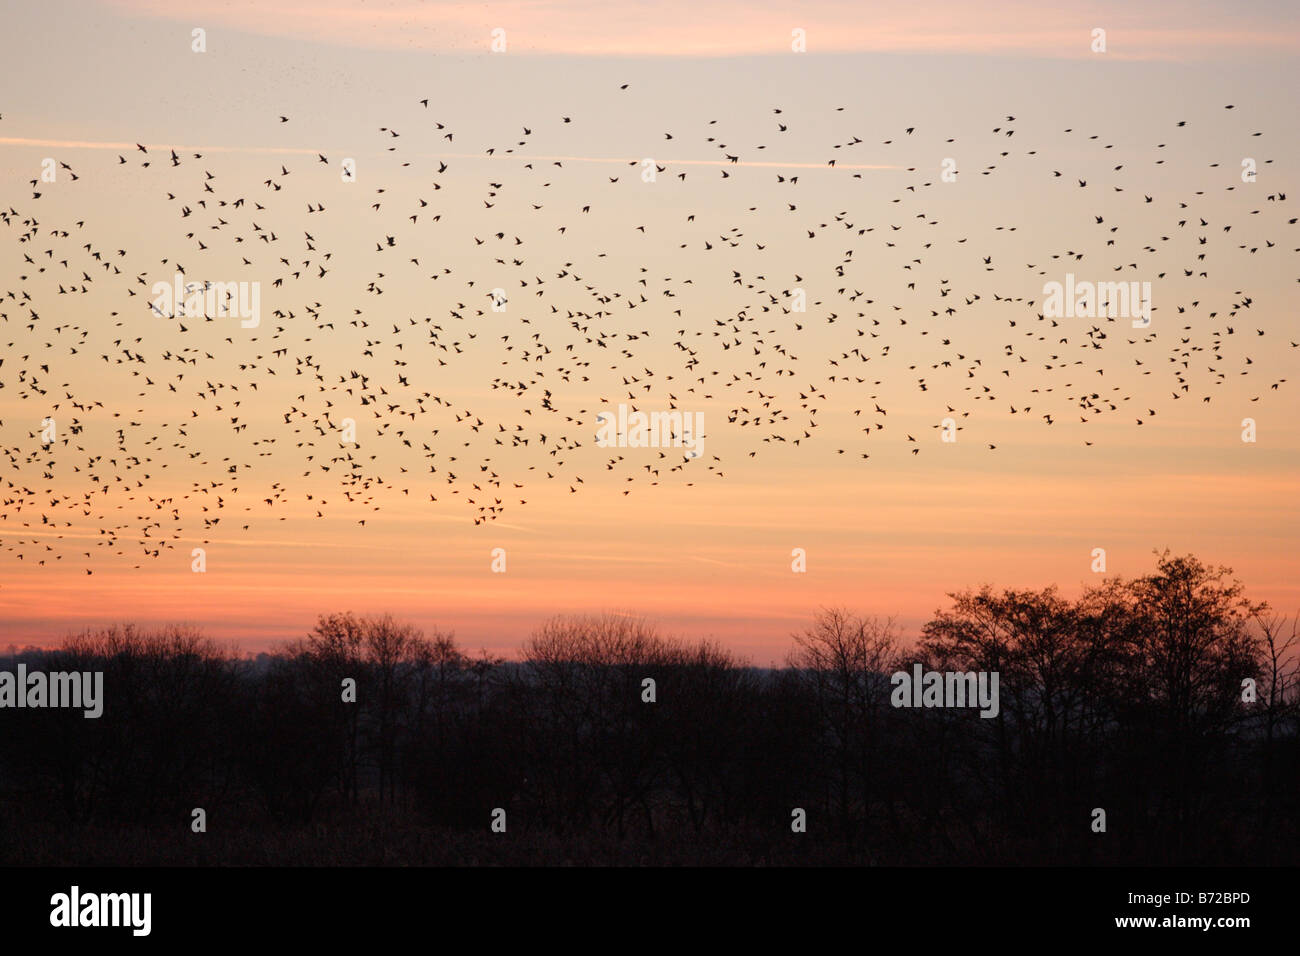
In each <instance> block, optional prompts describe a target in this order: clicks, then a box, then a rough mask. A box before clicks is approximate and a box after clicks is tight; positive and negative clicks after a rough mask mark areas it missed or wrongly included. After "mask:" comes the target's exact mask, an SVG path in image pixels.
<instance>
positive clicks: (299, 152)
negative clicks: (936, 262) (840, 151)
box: [0, 136, 908, 170]
mask: <svg viewBox="0 0 1300 956" xmlns="http://www.w3.org/2000/svg"><path fill="white" fill-rule="evenodd" d="M0 144H3V145H5V146H41V147H46V148H49V149H107V150H119V151H123V152H125V151H127V150H134V149H135V148H136V145H137V144H135V143H108V142H89V141H86V140H59V139H28V138H24V137H21V136H0ZM140 145H142V146H145V147H147V148H148V149H156V150H173V149H174V150H177V151H178V152H179V151H184V152H190V153H266V154H277V155H295V156H320V155H324V154H325V151H324V150H319V149H304V148H300V147H295V146H186V145H181V144H179V143H142V144H140ZM330 152H334V153H338V152H339V150H338V149H331V150H330ZM357 155H366V154H364V153H359V154H357ZM370 155H380V154H370ZM408 155H412V156H416V157H419V158H421V159H486V160H498V161H500V160H505V159H515V160H520V161H522V162H530V163H612V164H621V165H624V166H629V165H635V164H637V163H641V162H643V161H644V160H645V158H646V157H632V156H625V157H621V158H620V157H617V156H529V155H525V154H522V153H495V154H492V155H487V154H485V153H410V154H408ZM655 163H657V164H658V165H660V166H738V167H750V168H755V169H852V170H862V169H896V170H904V169H907V168H908V167H906V166H893V165H887V164H877V163H840V162H836V164H835V165H834V166H831V165H830V164H829V163H796V162H789V163H783V162H777V161H774V160H740V161H739V162H734V163H733V162H732V161H731V160H729V159H656V160H655Z"/></svg>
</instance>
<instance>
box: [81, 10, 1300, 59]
mask: <svg viewBox="0 0 1300 956" xmlns="http://www.w3.org/2000/svg"><path fill="white" fill-rule="evenodd" d="M104 2H107V3H109V4H110V5H111V6H113V7H115V8H117V9H118V10H120V11H122V12H124V13H128V14H131V15H136V16H145V17H156V18H166V19H171V20H178V21H184V22H186V23H188V24H190V25H192V26H202V27H203V28H204V29H206V30H208V31H212V30H213V29H214V28H229V29H234V30H239V31H245V32H249V33H254V34H262V35H267V36H292V37H296V38H303V39H310V40H315V41H318V42H324V43H332V44H341V45H345V46H355V47H366V48H380V49H407V50H409V49H416V50H434V51H445V52H467V53H472V52H482V53H486V52H488V49H489V43H490V41H491V33H492V31H493V30H494V29H497V28H500V29H502V30H504V31H505V36H506V42H507V49H508V51H510V52H516V53H533V54H538V53H544V54H572V55H580V56H745V55H754V54H775V53H789V52H790V50H791V42H792V33H793V31H794V30H796V29H798V30H803V31H804V32H805V35H806V42H807V49H808V51H809V52H822V53H850V52H858V53H947V54H974V55H980V54H1014V55H1020V56H1032V57H1050V58H1086V57H1089V56H1093V55H1095V54H1093V52H1092V50H1091V31H1092V30H1093V29H1094V28H1097V27H1100V28H1102V29H1105V30H1106V31H1107V37H1108V54H1107V55H1109V56H1113V57H1116V58H1121V59H1203V58H1216V57H1222V56H1225V55H1234V54H1235V55H1244V54H1248V53H1287V52H1295V51H1296V50H1298V49H1300V31H1298V30H1297V24H1296V19H1295V16H1294V14H1293V13H1291V12H1289V11H1288V8H1287V5H1285V4H1284V5H1282V6H1280V7H1279V6H1274V5H1270V4H1262V5H1261V4H1257V5H1252V6H1250V7H1243V6H1241V5H1239V4H1223V5H1217V4H1216V5H1206V4H1198V5H1197V7H1196V9H1195V12H1194V15H1192V16H1189V11H1188V9H1187V5H1186V4H1185V3H1176V2H1173V0H1153V2H1150V3H1144V4H1141V5H1140V6H1138V5H1134V4H1131V3H1127V2H1108V3H1087V4H1083V3H1053V4H1043V3H1041V2H1039V0H990V2H984V3H974V2H970V0H934V2H929V3H916V2H913V0H875V2H863V0H813V2H810V3H803V4H799V5H797V6H795V5H791V4H788V3H776V2H772V0H756V2H749V3H743V4H741V3H737V2H729V0H728V2H720V0H719V2H708V0H654V2H644V0H633V2H620V3H607V2H604V0H536V2H534V0H510V2H505V3H494V4H480V3H472V4H471V3H464V2H446V0H432V2H420V0H392V2H390V3H387V4H385V5H384V6H382V7H377V6H375V5H372V4H361V3H357V2H356V0H313V2H312V3H310V4H304V3H301V2H293V0H191V2H188V3H177V2H176V0H104ZM213 42H214V43H218V42H219V40H215V39H214V41H213Z"/></svg>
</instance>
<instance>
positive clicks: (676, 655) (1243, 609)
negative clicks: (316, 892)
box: [0, 552, 1300, 864]
mask: <svg viewBox="0 0 1300 956" xmlns="http://www.w3.org/2000/svg"><path fill="white" fill-rule="evenodd" d="M1298 643H1300V639H1298V638H1297V627H1296V619H1294V618H1285V617H1281V616H1278V615H1276V614H1274V613H1273V612H1271V611H1270V609H1269V608H1268V607H1267V606H1265V605H1262V604H1256V603H1252V602H1251V601H1250V600H1249V599H1248V598H1247V596H1246V594H1245V589H1244V587H1243V585H1242V584H1241V583H1240V582H1239V581H1237V580H1236V579H1235V578H1233V577H1232V573H1231V571H1230V570H1229V569H1226V568H1219V567H1212V566H1209V565H1206V564H1203V563H1202V562H1201V561H1200V560H1199V559H1197V558H1196V557H1195V556H1191V555H1187V556H1174V555H1171V554H1169V553H1168V552H1166V553H1164V554H1162V555H1157V560H1156V566H1155V569H1154V570H1153V571H1152V573H1150V574H1147V575H1144V576H1142V577H1138V578H1135V579H1131V580H1124V579H1116V578H1111V579H1107V580H1106V581H1105V582H1104V583H1102V584H1099V585H1097V586H1094V587H1089V588H1087V589H1085V590H1084V591H1083V593H1082V594H1081V595H1080V596H1079V597H1078V598H1076V599H1073V600H1071V599H1068V598H1066V597H1064V596H1062V595H1061V594H1060V593H1059V591H1058V589H1057V588H1055V587H1049V588H1046V589H1044V590H1007V589H1004V590H995V589H993V588H991V587H987V586H986V587H983V588H980V589H976V590H966V591H962V592H957V593H953V594H951V595H949V603H948V604H947V606H946V607H945V608H943V609H941V610H939V611H937V612H936V613H935V615H934V617H933V618H932V619H931V620H930V621H929V622H928V623H926V624H925V625H924V627H923V628H922V630H921V633H920V635H919V637H918V638H917V639H916V640H914V641H911V642H906V641H904V640H903V637H902V635H901V634H900V632H899V629H898V628H897V627H896V625H895V624H894V622H893V621H891V620H890V619H887V618H880V617H873V616H864V615H859V614H855V613H851V612H849V611H847V610H841V609H826V610H823V611H822V612H821V613H819V614H818V615H817V616H816V618H815V620H814V621H813V622H812V623H811V624H810V625H809V626H808V627H807V628H806V629H805V630H803V631H802V632H800V633H798V634H795V635H794V636H793V640H792V646H791V648H790V651H789V654H788V657H787V660H786V662H785V666H784V667H781V668H756V667H752V666H749V665H748V664H747V663H746V662H745V661H743V660H740V659H739V658H738V657H737V656H736V655H735V654H733V653H732V652H730V651H729V650H727V649H726V648H724V647H722V646H721V645H719V644H717V643H715V642H711V641H697V642H688V641H683V640H675V639H670V638H667V637H664V636H662V635H661V634H660V633H658V631H657V629H656V628H655V626H654V625H652V624H651V623H649V622H647V621H645V620H643V619H641V618H638V617H635V616H631V615H625V614H613V613H610V614H604V615H597V616H568V617H556V618H554V619H552V620H550V621H547V622H546V623H545V624H543V625H542V626H541V627H540V628H539V629H538V630H537V631H536V632H535V633H534V635H533V636H532V637H531V638H530V639H529V640H528V641H527V642H526V643H525V644H524V646H523V648H522V650H521V653H520V655H519V657H518V659H517V660H513V661H508V660H505V659H502V658H498V657H494V656H491V655H489V654H486V653H479V654H478V655H470V654H469V653H467V652H466V651H465V650H464V649H463V648H462V647H461V646H460V645H459V644H458V643H457V642H456V641H455V639H454V637H453V636H452V635H450V634H446V633H441V632H433V633H423V632H421V631H420V630H418V629H416V628H415V627H413V626H411V625H410V624H407V623H403V622H400V621H397V620H395V619H393V618H392V617H391V616H387V615H383V616H358V615H355V614H351V613H335V614H328V615H323V616H322V617H321V618H320V619H319V621H318V622H317V623H316V625H315V627H314V628H313V629H312V630H311V632H310V633H309V634H308V635H307V636H306V637H304V638H302V639H300V640H298V641H296V642H294V643H292V644H290V645H289V646H287V647H285V648H284V649H283V650H281V651H280V652H278V653H276V654H273V655H261V656H259V657H258V658H248V657H246V656H240V655H239V654H237V653H235V652H234V651H233V649H231V650H223V649H222V648H221V647H220V646H219V645H218V644H217V643H216V642H214V641H212V640H211V639H208V638H206V637H204V636H203V635H202V634H200V633H199V632H197V631H195V630H193V629H190V628H184V627H165V628H162V629H159V630H152V631H149V630H142V629H138V628H135V627H133V626H130V625H125V626H114V627H108V628H103V629H97V630H91V631H87V632H84V633H82V634H79V635H76V636H73V637H70V638H68V639H67V640H66V641H65V642H64V644H63V646H62V647H60V648H58V649H57V650H51V651H41V652H34V651H29V652H25V653H24V654H23V655H22V656H21V659H22V660H24V661H26V662H27V666H28V668H29V669H30V668H32V667H40V668H43V669H46V670H48V671H51V672H53V671H95V670H102V671H103V672H104V688H105V693H104V697H105V706H104V713H103V716H102V717H101V718H99V719H92V720H88V719H85V718H84V717H83V716H82V714H81V712H80V711H73V710H40V709H24V710H3V711H0V727H3V733H0V858H3V859H4V860H5V861H6V862H8V863H23V862H32V861H33V860H35V861H39V862H56V863H65V864H77V863H80V862H84V861H83V860H82V859H80V858H78V856H77V854H78V852H79V850H78V847H80V846H85V845H89V844H87V843H86V841H91V842H92V843H93V841H95V840H100V841H103V842H104V843H105V844H106V845H108V846H109V849H103V850H101V851H100V852H99V853H98V855H97V857H96V859H97V860H99V861H101V862H103V861H114V860H117V859H130V860H140V859H142V857H141V855H140V854H139V853H136V854H131V853H130V852H129V850H130V846H131V845H132V841H139V840H147V841H151V842H149V844H148V845H149V846H151V847H153V846H162V845H173V844H174V845H175V847H177V848H183V847H185V846H187V845H192V844H193V843H194V842H195V841H203V840H206V839H207V838H208V836H209V834H207V833H203V834H196V833H193V832H191V828H190V820H191V813H192V811H193V809H194V808H203V809H204V811H205V814H206V817H207V819H208V821H209V824H208V826H209V830H210V832H212V833H215V832H220V831H222V830H223V828H225V829H230V830H235V829H237V830H238V831H239V832H240V833H241V834H243V837H244V839H245V840H246V841H248V844H249V845H250V846H251V845H254V844H258V843H259V841H261V845H263V846H270V845H274V846H275V847H277V848H278V849H277V850H276V851H275V853H274V854H271V855H270V856H267V855H258V854H257V853H254V852H252V851H251V850H250V851H245V850H238V849H230V848H229V847H230V845H229V844H221V845H223V846H226V847H227V849H226V850H225V851H223V853H224V854H225V855H224V856H222V857H220V858H219V859H217V861H221V862H250V861H266V862H288V863H292V862H296V861H303V860H307V859H311V860H314V861H317V862H319V861H322V860H323V861H325V862H332V861H335V860H337V861H339V862H345V861H346V860H344V854H342V853H340V854H339V855H338V856H337V857H335V856H331V855H330V846H332V845H336V844H337V843H338V841H339V840H340V839H341V835H347V834H349V833H351V834H352V836H353V837H354V838H356V839H371V838H374V839H379V840H382V841H387V844H386V847H385V850H384V854H385V855H384V857H383V859H384V860H385V861H392V862H407V863H420V862H446V858H444V857H439V856H437V853H436V852H434V851H428V852H426V851H425V850H421V849H420V847H426V848H427V847H428V846H430V845H434V846H440V845H443V844H445V845H447V846H453V845H454V846H456V847H458V848H459V849H458V851H457V852H458V853H459V856H457V857H456V858H455V861H458V862H511V861H518V859H519V858H518V857H516V856H512V852H514V851H512V850H511V849H510V848H511V847H512V846H513V847H518V846H525V845H528V846H532V847H534V848H535V850H536V852H535V854H534V855H533V856H531V857H528V858H527V859H529V860H530V861H537V862H577V863H583V862H601V861H604V860H608V859H614V860H617V861H620V862H657V861H662V860H672V861H677V862H708V863H737V864H752V863H764V862H769V863H771V862H775V863H800V862H817V863H828V862H829V863H859V864H861V863H877V864H926V863H1029V864H1055V863H1139V864H1166V863H1230V862H1238V863H1284V862H1285V863H1290V862H1293V861H1294V859H1295V858H1296V851H1297V850H1298V849H1300V836H1298V834H1297V825H1296V821H1297V819H1298V815H1297V812H1296V811H1297V809H1300V807H1298V806H1297V803H1298V801H1300V786H1297V784H1300V694H1297V689H1296V688H1297V680H1298V679H1300V669H1298V668H1297V661H1296V653H1295V652H1296V650H1297V645H1298ZM16 660H17V658H16ZM918 663H919V664H921V665H923V666H924V667H925V668H926V669H928V670H937V671H950V672H969V671H985V672H995V673H997V674H998V675H999V689H1000V706H999V708H998V712H997V714H996V716H995V717H993V718H991V719H988V718H982V717H980V716H979V715H978V713H977V712H975V711H974V710H971V709H961V708H926V709H903V708H898V707H895V706H893V705H892V704H891V675H892V674H893V673H894V672H896V671H900V670H901V671H910V670H911V669H912V667H913V666H914V665H915V664H918ZM0 667H6V668H10V667H11V665H9V664H3V665H0ZM498 808H499V809H500V810H502V811H504V820H505V821H507V822H506V832H505V833H497V832H493V831H492V830H491V829H490V827H489V823H490V820H491V819H492V814H493V812H494V811H495V810H497V809H498ZM1097 810H1101V811H1103V817H1102V819H1103V821H1104V825H1103V827H1102V828H1100V829H1099V827H1098V817H1097V813H1096V811H1097ZM798 811H802V814H803V818H804V820H805V824H804V826H803V827H802V828H801V827H800V826H799V825H798V823H797V822H792V821H796V819H797V817H798ZM377 821H378V822H377ZM376 834H378V836H376ZM395 834H408V835H409V834H420V836H419V838H418V839H417V838H415V837H406V838H401V839H396V838H395ZM78 841H82V842H78ZM187 841H190V843H189V844H187ZM313 841H314V843H313ZM440 841H441V842H440ZM216 842H218V843H219V842H220V841H216ZM308 844H311V845H312V848H311V851H310V852H308V850H307V849H306V847H307V845H308ZM200 845H202V844H201V843H200ZM597 846H599V847H601V848H602V849H599V850H597V849H596V847H597ZM539 847H540V848H543V849H541V850H537V849H536V848H539ZM610 848H614V849H612V850H611V849H610ZM300 851H301V852H300ZM150 852H152V851H150ZM176 852H177V853H180V854H182V857H181V858H187V857H184V856H183V854H184V853H188V852H190V851H189V850H182V849H177V851H176ZM264 852H269V851H264ZM428 853H433V858H432V859H429V858H426V857H428ZM537 854H540V856H539V855H537ZM602 854H603V855H602ZM611 854H612V855H611ZM147 856H148V854H145V857H147ZM167 859H168V860H172V861H175V860H176V859H177V856H176V854H175V853H173V854H169V855H167ZM202 859H204V860H208V861H212V860H214V858H213V857H211V856H205V857H202Z"/></svg>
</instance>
